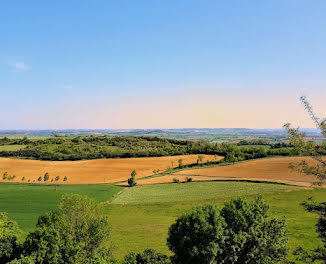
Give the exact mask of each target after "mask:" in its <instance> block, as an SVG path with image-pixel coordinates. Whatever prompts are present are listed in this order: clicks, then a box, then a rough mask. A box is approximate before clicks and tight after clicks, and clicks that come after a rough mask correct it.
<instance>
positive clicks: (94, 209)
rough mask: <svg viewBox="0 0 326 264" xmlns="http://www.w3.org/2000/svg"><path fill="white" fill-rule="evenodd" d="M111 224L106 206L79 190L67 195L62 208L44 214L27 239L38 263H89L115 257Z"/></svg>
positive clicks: (27, 246)
mask: <svg viewBox="0 0 326 264" xmlns="http://www.w3.org/2000/svg"><path fill="white" fill-rule="evenodd" d="M109 242H110V228H109V222H108V218H107V217H106V216H104V215H103V206H102V205H100V204H98V203H96V202H95V201H94V200H92V199H90V198H88V197H86V196H81V195H77V194H69V195H64V196H63V197H62V200H61V203H60V205H59V209H58V210H57V211H53V212H50V213H47V214H45V215H43V216H41V217H40V218H39V219H38V223H37V227H36V230H35V231H34V232H32V233H30V234H29V235H28V236H27V238H26V241H25V243H24V255H25V256H34V257H35V260H36V262H35V263H36V264H38V263H40V264H41V263H42V264H43V263H49V264H50V263H51V264H73V263H74V264H77V263H78V264H79V263H80V264H84V263H85V264H86V263H87V264H88V263H90V262H89V261H90V260H92V263H106V262H96V260H98V261H99V260H100V259H103V258H106V259H109V258H111V249H110V248H109V247H107V245H108V243H109Z"/></svg>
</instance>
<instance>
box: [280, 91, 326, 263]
mask: <svg viewBox="0 0 326 264" xmlns="http://www.w3.org/2000/svg"><path fill="white" fill-rule="evenodd" d="M300 100H301V102H302V104H303V105H304V107H305V109H306V110H307V112H308V113H309V115H310V117H311V119H312V120H313V121H314V123H315V125H316V127H317V128H318V129H319V130H320V132H321V134H322V135H323V136H324V138H326V119H320V118H318V117H317V116H316V115H315V113H314V110H313V108H312V106H311V105H310V103H309V102H308V100H307V98H306V97H304V96H303V97H301V98H300ZM284 127H285V128H286V129H287V131H288V133H289V139H290V143H291V144H292V145H293V146H294V148H295V150H296V151H297V152H298V153H299V154H301V155H304V156H309V157H311V158H312V159H314V160H315V161H316V162H317V165H310V164H308V162H306V161H305V160H303V161H302V162H300V163H299V164H290V167H291V168H292V169H293V170H295V171H298V172H301V173H303V174H306V175H314V176H316V178H317V179H318V181H317V182H314V183H313V184H314V185H322V184H324V182H325V180H326V161H325V159H324V158H323V153H320V152H318V149H323V148H325V147H326V142H325V141H324V142H323V143H322V144H321V145H319V146H318V145H316V144H315V142H313V141H306V140H305V137H306V134H305V133H301V132H300V131H299V129H296V128H292V127H291V125H290V124H286V125H284ZM302 205H303V206H304V207H305V209H306V210H307V211H309V212H312V213H315V214H317V215H319V220H318V223H317V225H316V227H317V232H318V234H319V237H320V238H321V240H322V242H323V244H324V245H323V247H317V248H315V249H313V250H306V249H304V248H303V247H299V248H297V249H296V250H295V252H294V254H295V255H296V256H297V260H299V261H303V262H305V263H315V262H317V263H326V202H323V203H320V204H318V203H316V202H314V201H313V200H312V199H310V200H309V201H307V202H304V203H303V204H302Z"/></svg>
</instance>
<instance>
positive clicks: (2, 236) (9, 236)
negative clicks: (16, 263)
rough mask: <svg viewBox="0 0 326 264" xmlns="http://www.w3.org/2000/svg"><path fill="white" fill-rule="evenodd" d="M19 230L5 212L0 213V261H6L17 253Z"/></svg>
mask: <svg viewBox="0 0 326 264" xmlns="http://www.w3.org/2000/svg"><path fill="white" fill-rule="evenodd" d="M19 234H20V230H19V228H18V225H17V223H16V222H15V221H12V220H10V219H9V218H8V215H7V214H6V213H0V263H7V262H8V261H10V260H12V259H13V258H14V256H15V254H16V253H17V250H18V244H17V239H18V236H19Z"/></svg>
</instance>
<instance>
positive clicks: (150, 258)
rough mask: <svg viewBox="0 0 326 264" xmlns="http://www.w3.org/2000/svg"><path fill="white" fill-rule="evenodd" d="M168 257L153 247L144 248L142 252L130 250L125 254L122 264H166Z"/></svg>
mask: <svg viewBox="0 0 326 264" xmlns="http://www.w3.org/2000/svg"><path fill="white" fill-rule="evenodd" d="M167 263H170V261H169V258H168V257H167V256H166V255H164V254H162V253H159V252H156V251H155V250H154V249H145V250H144V252H143V253H142V254H140V253H138V254H136V253H134V252H131V253H129V254H128V255H126V256H125V258H124V260H123V262H122V264H167Z"/></svg>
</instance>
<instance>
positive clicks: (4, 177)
mask: <svg viewBox="0 0 326 264" xmlns="http://www.w3.org/2000/svg"><path fill="white" fill-rule="evenodd" d="M7 178H8V172H6V171H5V172H4V173H3V175H2V179H3V180H6V179H7Z"/></svg>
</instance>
